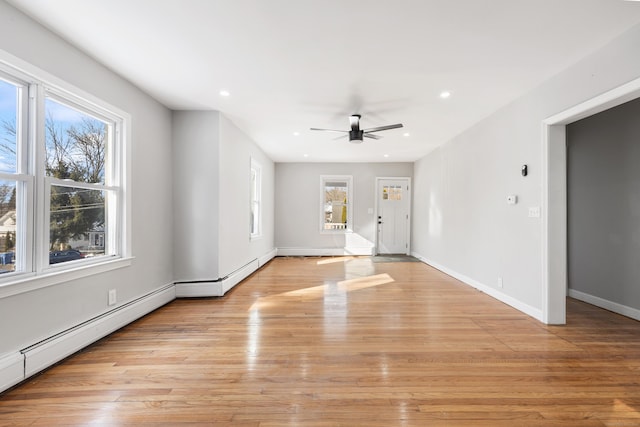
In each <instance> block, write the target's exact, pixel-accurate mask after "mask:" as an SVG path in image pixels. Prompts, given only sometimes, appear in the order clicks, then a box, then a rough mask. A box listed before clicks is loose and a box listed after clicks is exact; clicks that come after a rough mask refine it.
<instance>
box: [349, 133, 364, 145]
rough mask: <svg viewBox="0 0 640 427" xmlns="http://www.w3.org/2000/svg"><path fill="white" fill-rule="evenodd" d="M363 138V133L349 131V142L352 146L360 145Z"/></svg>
mask: <svg viewBox="0 0 640 427" xmlns="http://www.w3.org/2000/svg"><path fill="white" fill-rule="evenodd" d="M363 137H364V131H362V130H350V131H349V142H352V143H354V144H360V143H361V142H362V138H363Z"/></svg>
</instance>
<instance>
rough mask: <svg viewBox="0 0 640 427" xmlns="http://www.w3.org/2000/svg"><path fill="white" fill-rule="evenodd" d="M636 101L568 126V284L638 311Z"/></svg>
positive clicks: (639, 110)
mask: <svg viewBox="0 0 640 427" xmlns="http://www.w3.org/2000/svg"><path fill="white" fill-rule="evenodd" d="M639 118H640V100H635V101H631V102H628V103H626V104H623V105H620V106H618V107H615V108H612V109H610V110H607V111H604V112H602V113H599V114H596V115H594V116H591V117H588V118H586V119H583V120H580V121H578V122H575V123H572V124H570V125H569V126H567V144H568V177H567V178H568V183H567V185H568V232H569V236H568V237H569V238H568V247H569V288H570V289H573V290H577V291H580V292H583V293H586V294H588V295H592V296H596V297H599V298H603V299H605V300H607V301H611V302H615V303H618V304H622V305H625V306H628V307H632V308H636V309H640V286H638V282H639V281H640V262H638V260H640V166H639V165H640V120H639Z"/></svg>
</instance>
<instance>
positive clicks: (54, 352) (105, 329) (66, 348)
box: [0, 249, 276, 392]
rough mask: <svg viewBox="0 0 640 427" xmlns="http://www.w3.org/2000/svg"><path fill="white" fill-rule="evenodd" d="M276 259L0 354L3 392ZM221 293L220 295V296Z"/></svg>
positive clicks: (165, 290) (151, 297)
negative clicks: (182, 301)
mask: <svg viewBox="0 0 640 427" xmlns="http://www.w3.org/2000/svg"><path fill="white" fill-rule="evenodd" d="M275 256H276V249H273V250H271V251H269V252H268V253H266V254H265V255H263V256H261V257H260V258H257V259H255V260H253V261H251V262H250V263H248V264H246V265H244V266H242V267H241V268H239V269H238V270H236V271H234V272H233V273H231V274H230V275H229V276H227V277H225V278H223V279H220V280H218V281H214V282H211V283H180V282H176V283H171V284H167V285H166V286H164V287H162V288H160V289H157V290H156V291H154V292H151V293H149V294H147V295H144V296H142V297H140V298H138V299H136V300H133V301H130V302H128V303H126V304H123V305H121V306H119V307H117V308H114V309H113V310H111V311H108V312H106V313H104V314H102V315H100V316H97V317H95V318H93V319H90V320H88V321H86V322H84V323H82V324H79V325H77V326H75V327H73V328H70V329H67V330H66V331H63V332H60V333H58V334H56V335H54V336H51V337H49V338H47V339H45V340H43V341H40V342H38V343H36V344H33V345H31V346H29V347H27V348H24V349H22V350H20V351H15V352H12V353H7V354H2V355H0V392H2V391H4V390H7V389H8V388H10V387H13V386H14V385H16V384H18V383H20V382H22V381H24V380H25V379H27V378H29V377H30V376H32V375H34V374H36V373H38V372H40V371H42V370H43V369H46V368H48V367H49V366H51V365H53V364H55V363H57V362H59V361H60V360H62V359H64V358H65V357H68V356H70V355H72V354H74V353H76V352H77V351H79V350H81V349H83V348H84V347H86V346H88V345H89V344H91V343H93V342H95V341H97V340H99V339H100V338H104V337H105V336H107V335H109V334H110V333H112V332H114V331H117V330H118V329H120V328H122V327H123V326H126V325H128V324H129V323H131V322H133V321H134V320H137V319H139V318H141V317H142V316H144V315H145V314H148V313H150V312H152V311H153V310H155V309H157V308H159V307H162V306H163V305H165V304H167V303H169V302H171V301H173V300H174V299H176V298H177V297H194V296H222V295H224V294H225V293H226V292H227V291H229V290H230V289H231V288H232V287H234V286H235V285H237V284H238V283H240V282H241V281H242V280H244V279H245V278H246V277H247V276H249V275H250V274H251V273H253V272H254V271H256V270H258V269H259V268H260V267H262V266H263V265H265V264H266V263H268V262H269V261H270V260H271V259H273V258H274V257H275ZM218 294H219V295H218Z"/></svg>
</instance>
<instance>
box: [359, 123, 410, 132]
mask: <svg viewBox="0 0 640 427" xmlns="http://www.w3.org/2000/svg"><path fill="white" fill-rule="evenodd" d="M401 127H402V123H397V124H395V125H387V126H379V127H377V128H371V129H365V130H364V131H365V132H366V133H371V132H380V131H381V130H389V129H398V128H401Z"/></svg>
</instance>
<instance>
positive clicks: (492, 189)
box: [411, 26, 640, 318]
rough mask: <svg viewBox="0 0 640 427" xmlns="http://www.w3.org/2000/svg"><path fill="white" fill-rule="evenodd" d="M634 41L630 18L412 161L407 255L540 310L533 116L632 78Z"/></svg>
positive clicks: (537, 139) (538, 157)
mask: <svg viewBox="0 0 640 427" xmlns="http://www.w3.org/2000/svg"><path fill="white" fill-rule="evenodd" d="M639 46H640V26H636V27H634V28H632V29H631V30H630V31H628V32H626V33H624V34H622V35H621V36H620V37H619V38H617V39H615V40H614V41H612V42H611V43H610V44H608V45H605V46H603V47H602V48H600V49H598V50H596V51H594V53H593V54H592V55H590V56H588V57H586V58H585V59H583V60H582V61H580V62H578V63H577V64H575V65H574V66H572V67H570V68H568V69H567V70H565V71H563V72H562V73H560V74H558V75H556V76H555V77H553V78H551V79H549V80H548V81H546V82H545V83H544V84H542V85H541V86H539V87H538V88H536V89H535V90H533V91H532V92H530V93H528V94H526V95H525V96H523V97H521V98H519V99H518V100H516V101H514V102H513V103H511V104H509V105H507V106H505V107H504V108H502V109H501V110H499V111H497V112H495V113H494V114H492V115H491V116H489V117H487V118H486V119H484V120H482V121H481V122H479V123H477V124H476V125H475V126H473V127H472V128H470V129H468V130H466V131H465V132H463V133H462V134H460V135H459V136H457V137H456V138H454V139H452V140H450V141H448V142H447V143H445V144H444V145H443V146H441V147H440V148H439V149H438V150H435V151H433V152H432V153H430V154H429V155H427V156H425V157H424V158H422V159H420V160H419V161H417V162H416V165H415V179H414V187H413V189H414V205H413V206H414V210H413V224H414V226H413V234H412V239H411V241H412V246H413V248H414V251H415V253H416V255H418V256H421V257H422V258H424V259H426V260H428V261H430V262H432V263H433V264H435V265H438V266H442V267H444V268H446V269H447V270H448V271H449V272H452V273H456V275H458V276H459V277H464V278H465V279H466V280H467V281H469V282H474V283H476V284H480V285H482V286H484V287H486V288H488V289H492V290H495V292H494V293H493V294H494V295H502V296H503V300H505V301H509V302H510V303H511V304H513V305H515V306H517V307H518V308H519V309H521V310H524V311H526V312H528V313H529V314H531V315H533V316H536V317H538V318H541V314H542V313H541V310H542V298H543V289H542V277H543V276H542V275H543V270H542V269H543V262H542V253H543V251H542V232H543V228H542V223H541V218H529V217H528V207H536V206H542V204H543V202H544V201H543V200H542V194H543V191H542V185H543V183H542V175H541V167H542V146H543V135H542V129H543V126H542V121H543V120H544V119H546V118H548V117H551V116H553V115H554V114H557V113H558V112H561V111H564V110H567V109H568V108H570V107H572V106H574V105H576V104H579V103H581V102H584V101H586V100H589V99H591V98H594V97H595V96H597V95H599V94H601V93H603V92H606V91H608V90H611V89H613V88H616V87H618V86H620V85H622V84H624V83H627V82H629V81H631V80H633V79H636V78H639V77H640V55H638V54H637V52H638V49H639ZM523 164H528V165H529V176H528V177H526V178H523V177H522V176H521V175H520V168H521V166H522V165H523ZM509 194H515V195H517V196H518V198H519V202H518V204H517V205H514V206H510V205H507V203H506V198H507V196H508V195H509ZM498 277H502V278H503V279H504V287H503V288H498Z"/></svg>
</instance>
